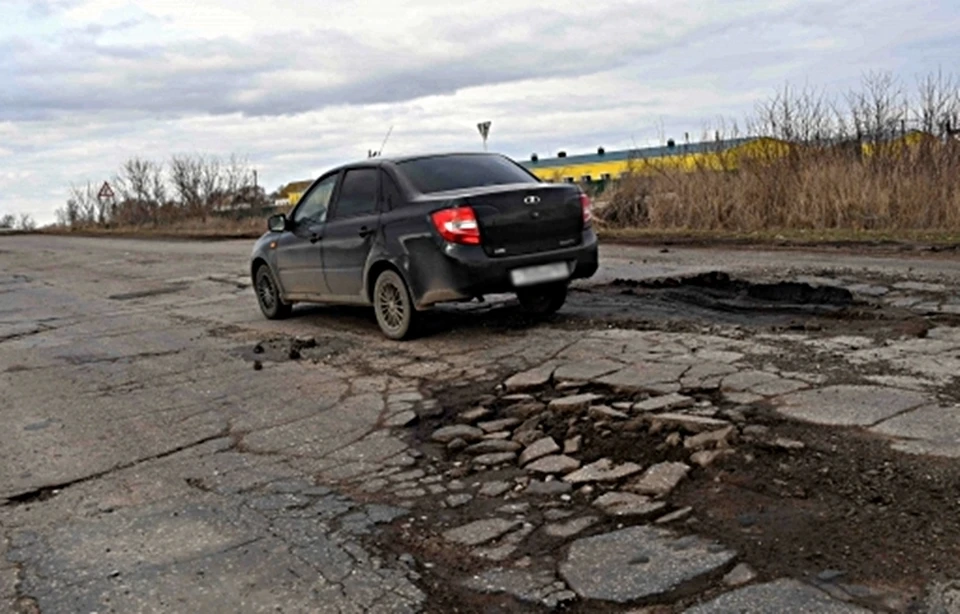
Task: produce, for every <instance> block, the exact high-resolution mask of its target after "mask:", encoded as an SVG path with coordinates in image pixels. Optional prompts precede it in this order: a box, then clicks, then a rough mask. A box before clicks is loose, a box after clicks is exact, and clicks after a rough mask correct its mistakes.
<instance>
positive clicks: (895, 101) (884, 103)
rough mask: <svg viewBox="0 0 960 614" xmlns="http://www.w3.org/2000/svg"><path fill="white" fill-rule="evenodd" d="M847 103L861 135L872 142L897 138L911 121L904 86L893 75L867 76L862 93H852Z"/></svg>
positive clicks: (875, 74)
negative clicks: (892, 137) (908, 117)
mask: <svg viewBox="0 0 960 614" xmlns="http://www.w3.org/2000/svg"><path fill="white" fill-rule="evenodd" d="M847 104H848V105H849V109H850V117H851V121H852V123H853V126H854V129H855V130H856V132H857V136H858V137H861V138H864V137H865V138H867V139H869V140H872V141H880V140H883V139H885V138H889V137H890V136H893V135H894V134H896V133H897V132H898V131H899V130H901V129H902V127H903V125H904V123H905V122H906V119H907V109H908V103H907V100H906V97H905V96H904V93H903V87H902V86H901V84H900V81H899V80H898V79H897V78H896V77H894V76H893V75H892V74H890V73H877V72H871V73H867V74H866V75H864V77H863V80H862V82H861V89H860V91H855V92H851V93H850V94H848V95H847Z"/></svg>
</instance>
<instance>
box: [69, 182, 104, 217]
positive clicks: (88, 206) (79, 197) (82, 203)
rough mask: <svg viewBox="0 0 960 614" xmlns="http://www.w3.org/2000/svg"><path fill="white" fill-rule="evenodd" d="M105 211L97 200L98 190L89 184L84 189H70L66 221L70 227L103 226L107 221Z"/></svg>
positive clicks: (75, 187) (73, 187) (74, 187)
mask: <svg viewBox="0 0 960 614" xmlns="http://www.w3.org/2000/svg"><path fill="white" fill-rule="evenodd" d="M102 214H105V211H102V210H101V204H100V201H99V199H97V193H96V190H94V189H93V185H92V184H90V183H89V182H88V183H87V185H86V186H85V187H83V188H80V187H77V186H71V187H70V197H69V198H68V199H67V211H66V221H67V224H68V225H70V226H78V225H83V224H95V223H99V224H103V223H104V220H105V219H106V216H105V215H103V217H101V215H102Z"/></svg>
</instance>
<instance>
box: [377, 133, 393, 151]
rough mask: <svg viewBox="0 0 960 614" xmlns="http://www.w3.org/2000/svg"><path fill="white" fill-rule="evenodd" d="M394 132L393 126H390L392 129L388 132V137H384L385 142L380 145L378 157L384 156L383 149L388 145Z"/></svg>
mask: <svg viewBox="0 0 960 614" xmlns="http://www.w3.org/2000/svg"><path fill="white" fill-rule="evenodd" d="M392 132H393V126H390V129H389V130H387V136H385V137H383V142H382V143H380V150H379V151H378V152H377V155H378V156H382V155H383V147H384V145H386V144H387V139H389V138H390V134H391V133H392Z"/></svg>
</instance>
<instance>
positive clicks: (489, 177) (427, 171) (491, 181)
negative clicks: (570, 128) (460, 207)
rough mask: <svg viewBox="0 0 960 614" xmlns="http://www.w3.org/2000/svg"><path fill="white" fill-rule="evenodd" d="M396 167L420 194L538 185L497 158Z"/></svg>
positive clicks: (421, 160)
mask: <svg viewBox="0 0 960 614" xmlns="http://www.w3.org/2000/svg"><path fill="white" fill-rule="evenodd" d="M397 167H398V168H399V169H400V172H402V173H403V174H404V176H405V177H406V178H407V179H409V180H410V183H412V184H413V186H414V187H415V188H417V190H418V191H419V192H421V193H423V194H430V193H432V192H446V191H448V190H462V189H464V188H473V187H478V186H486V185H503V184H507V183H539V180H538V179H537V178H536V177H534V176H533V175H531V174H530V173H528V172H527V171H526V170H525V169H524V168H523V167H521V166H520V165H519V164H517V163H515V162H513V161H511V160H509V159H507V158H505V157H503V156H497V155H483V154H458V155H451V156H434V157H430V158H416V159H414V160H407V161H404V162H400V163H398V164H397Z"/></svg>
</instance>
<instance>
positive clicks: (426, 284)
mask: <svg viewBox="0 0 960 614" xmlns="http://www.w3.org/2000/svg"><path fill="white" fill-rule="evenodd" d="M431 251H432V250H431ZM421 258H424V259H429V262H417V263H411V264H412V265H413V266H411V267H410V269H409V270H410V271H411V272H415V273H413V275H412V277H413V279H411V280H410V281H411V286H412V287H411V291H412V293H413V300H414V303H415V304H416V306H417V308H418V309H422V308H425V307H428V306H430V305H432V304H434V303H441V302H445V301H457V300H464V299H472V298H475V297H478V296H483V295H484V294H496V293H500V292H515V291H516V290H517V288H516V287H515V286H514V285H513V282H512V281H511V277H510V272H511V271H513V270H514V269H518V268H524V267H530V266H537V265H542V264H551V263H557V262H563V263H566V264H567V266H568V269H569V271H570V276H569V278H568V279H570V280H573V279H584V278H587V277H590V276H592V275H593V274H594V273H596V272H597V268H598V266H599V258H598V249H597V235H596V233H594V232H593V230H591V229H588V230H585V231H584V232H583V240H582V242H581V244H580V245H577V246H576V247H571V248H565V249H560V250H552V251H549V252H538V253H535V254H524V255H521V256H509V257H504V258H492V257H490V256H488V255H487V254H486V253H485V252H484V251H483V248H481V247H479V246H473V245H454V244H444V245H443V247H441V248H440V249H438V250H437V251H436V252H435V253H431V254H429V255H427V254H421Z"/></svg>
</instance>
